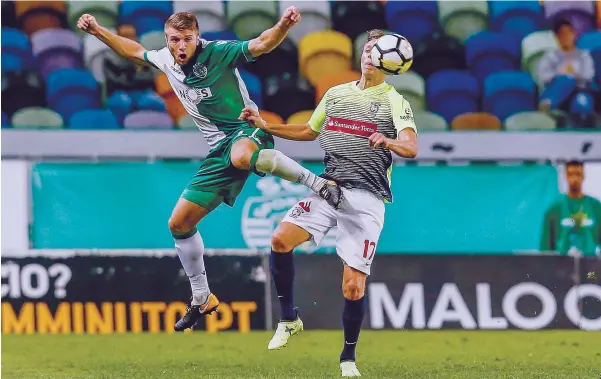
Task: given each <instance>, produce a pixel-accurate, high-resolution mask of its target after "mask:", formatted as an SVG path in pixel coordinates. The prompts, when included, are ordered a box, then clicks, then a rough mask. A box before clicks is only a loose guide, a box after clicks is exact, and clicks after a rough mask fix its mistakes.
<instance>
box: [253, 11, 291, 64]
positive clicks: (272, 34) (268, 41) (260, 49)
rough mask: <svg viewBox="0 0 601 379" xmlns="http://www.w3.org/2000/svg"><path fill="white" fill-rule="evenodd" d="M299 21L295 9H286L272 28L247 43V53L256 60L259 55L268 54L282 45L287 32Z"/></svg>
mask: <svg viewBox="0 0 601 379" xmlns="http://www.w3.org/2000/svg"><path fill="white" fill-rule="evenodd" d="M300 20H301V15H300V12H299V11H298V9H297V8H296V7H288V9H286V10H285V11H284V14H282V18H281V19H280V21H278V23H277V24H275V26H274V27H272V28H270V29H267V30H266V31H264V32H263V33H261V35H260V36H258V37H257V38H254V39H251V40H250V41H249V42H248V51H249V52H250V54H251V55H252V56H253V57H254V58H256V57H258V56H259V55H262V54H266V53H269V52H270V51H272V50H273V49H275V48H276V47H278V46H279V45H280V43H282V41H283V40H284V38H286V36H287V35H288V31H289V30H290V29H292V28H293V27H294V25H296V24H298V22H299V21H300Z"/></svg>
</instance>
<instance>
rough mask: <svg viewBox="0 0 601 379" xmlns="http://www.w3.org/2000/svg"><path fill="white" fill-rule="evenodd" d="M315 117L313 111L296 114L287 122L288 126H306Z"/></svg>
mask: <svg viewBox="0 0 601 379" xmlns="http://www.w3.org/2000/svg"><path fill="white" fill-rule="evenodd" d="M311 115H313V111H312V110H307V111H300V112H296V113H294V114H292V115H290V117H288V119H287V120H286V124H306V123H307V122H309V119H310V118H311Z"/></svg>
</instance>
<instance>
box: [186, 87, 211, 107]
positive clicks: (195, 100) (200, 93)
mask: <svg viewBox="0 0 601 379" xmlns="http://www.w3.org/2000/svg"><path fill="white" fill-rule="evenodd" d="M177 95H178V96H179V97H180V98H181V99H185V100H187V101H189V102H191V103H192V104H194V105H198V104H200V102H201V101H202V100H203V99H206V98H207V97H212V96H213V92H211V88H209V87H206V88H186V89H178V90H177Z"/></svg>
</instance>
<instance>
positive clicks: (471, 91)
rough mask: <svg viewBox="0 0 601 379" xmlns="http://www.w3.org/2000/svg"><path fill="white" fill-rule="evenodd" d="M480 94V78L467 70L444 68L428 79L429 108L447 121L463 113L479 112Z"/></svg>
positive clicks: (427, 96) (427, 97) (427, 98)
mask: <svg viewBox="0 0 601 379" xmlns="http://www.w3.org/2000/svg"><path fill="white" fill-rule="evenodd" d="M479 96H480V86H479V85H478V79H476V77H475V76H473V75H472V74H470V73H469V72H467V71H460V70H443V71H439V72H437V73H435V74H432V75H431V76H430V77H429V78H428V79H427V80H426V100H427V104H428V110H430V111H431V112H434V113H438V114H439V115H441V116H442V117H443V118H444V119H445V120H446V121H447V123H450V122H451V121H452V120H453V119H454V118H455V117H456V116H457V115H460V114H462V113H468V112H477V111H478V103H479Z"/></svg>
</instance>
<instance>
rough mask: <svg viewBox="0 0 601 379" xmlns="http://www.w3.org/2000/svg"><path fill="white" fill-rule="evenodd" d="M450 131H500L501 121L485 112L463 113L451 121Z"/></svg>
mask: <svg viewBox="0 0 601 379" xmlns="http://www.w3.org/2000/svg"><path fill="white" fill-rule="evenodd" d="M451 130H491V131H499V130H501V120H499V119H498V118H497V117H496V116H495V115H492V114H490V113H485V112H472V113H464V114H460V115H458V116H456V117H455V118H454V119H453V121H451Z"/></svg>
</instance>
